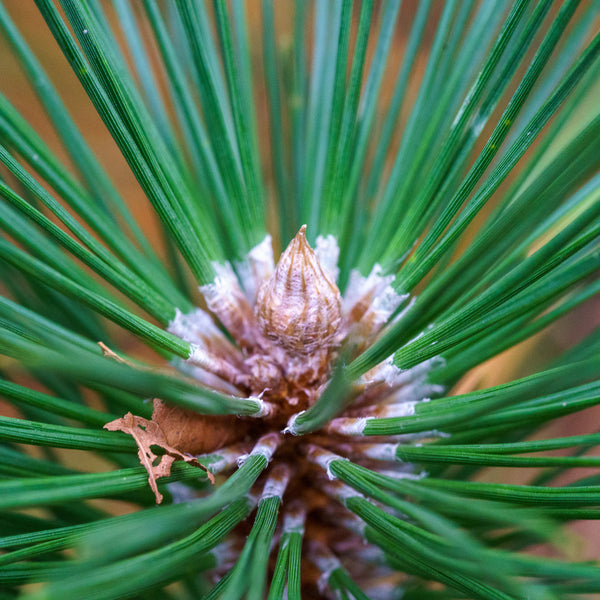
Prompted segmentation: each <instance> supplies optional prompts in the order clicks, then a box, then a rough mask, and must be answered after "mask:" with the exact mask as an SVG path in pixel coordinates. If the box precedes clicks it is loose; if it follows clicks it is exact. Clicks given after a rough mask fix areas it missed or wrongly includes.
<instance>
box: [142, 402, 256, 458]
mask: <svg viewBox="0 0 600 600" xmlns="http://www.w3.org/2000/svg"><path fill="white" fill-rule="evenodd" d="M152 421H153V422H155V423H158V425H159V426H160V428H161V430H162V431H163V433H164V436H165V439H166V441H167V443H168V444H169V445H171V446H174V447H175V448H178V449H179V450H180V451H182V452H189V453H190V454H205V453H207V452H215V451H216V450H219V449H220V448H223V447H224V446H226V445H228V444H231V443H234V442H237V441H239V440H240V439H241V438H242V437H243V436H244V435H245V433H246V430H247V425H248V424H247V423H246V422H245V421H242V420H240V419H239V418H237V417H235V416H233V415H201V414H200V413H197V412H195V411H193V410H188V409H186V408H182V407H181V406H175V405H173V404H167V403H166V402H163V401H162V400H159V399H158V398H155V399H154V411H153V412H152Z"/></svg>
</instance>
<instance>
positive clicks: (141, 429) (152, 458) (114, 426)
mask: <svg viewBox="0 0 600 600" xmlns="http://www.w3.org/2000/svg"><path fill="white" fill-rule="evenodd" d="M104 429H108V430H109V431H122V432H123V433H127V434H129V435H131V437H133V439H134V440H135V443H136V444H137V447H138V457H139V459H140V463H141V464H142V465H143V466H144V468H145V469H146V471H147V472H148V483H149V484H150V487H151V488H152V491H153V492H154V495H155V497H156V503H157V504H160V503H161V502H162V500H163V495H162V494H161V493H160V492H159V491H158V486H157V484H156V480H157V479H159V478H161V477H168V476H169V475H170V474H171V465H172V464H173V462H174V461H175V460H177V459H181V460H184V461H185V462H187V463H189V464H191V465H194V466H196V467H199V468H200V469H202V470H203V471H205V472H206V474H207V476H208V479H209V480H210V482H211V483H213V484H214V482H215V478H214V476H213V474H212V473H211V472H210V471H209V470H208V469H207V468H206V467H205V466H204V465H203V464H202V463H200V462H198V460H197V459H196V458H195V457H194V456H192V455H191V454H187V453H183V452H180V451H179V450H177V449H176V448H173V446H171V445H169V443H168V442H167V438H166V436H165V434H164V432H163V430H162V428H161V426H160V425H159V424H158V423H156V422H155V421H149V420H148V419H144V418H143V417H137V416H135V415H133V414H131V413H130V412H129V413H127V414H126V415H125V416H124V417H122V418H120V419H115V420H114V421H111V422H110V423H107V424H106V425H104ZM152 446H158V447H160V448H162V449H163V450H164V451H165V454H163V455H162V456H160V462H159V463H158V464H155V462H156V460H157V459H158V458H159V456H158V455H156V454H155V453H154V452H152V449H151V447H152Z"/></svg>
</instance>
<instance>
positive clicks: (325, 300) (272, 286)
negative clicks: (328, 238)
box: [255, 225, 342, 354]
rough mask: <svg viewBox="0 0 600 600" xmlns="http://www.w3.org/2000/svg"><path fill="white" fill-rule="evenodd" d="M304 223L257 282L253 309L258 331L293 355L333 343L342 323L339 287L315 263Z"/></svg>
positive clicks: (315, 258) (317, 262)
mask: <svg viewBox="0 0 600 600" xmlns="http://www.w3.org/2000/svg"><path fill="white" fill-rule="evenodd" d="M305 231H306V225H303V226H302V228H301V229H300V231H299V232H298V234H297V235H296V237H295V238H294V239H293V240H292V241H291V242H290V244H289V246H288V247H287V248H286V250H285V252H284V253H283V254H282V255H281V257H280V259H279V262H278V263H277V267H276V269H275V272H274V273H273V274H272V275H271V277H269V279H267V280H266V281H264V282H263V284H262V285H261V287H260V289H259V291H258V295H257V299H256V306H255V314H256V320H257V322H258V325H259V327H260V329H261V331H262V333H263V334H264V335H265V336H266V337H267V338H269V339H270V340H272V341H274V342H275V343H276V344H277V345H279V346H281V347H282V348H284V349H285V350H287V351H288V352H290V353H292V354H310V353H312V352H314V351H315V350H316V349H319V348H323V349H326V348H328V347H330V346H332V345H333V344H335V338H336V335H337V333H338V331H339V329H340V325H341V321H342V319H341V302H340V291H339V290H338V287H337V285H336V284H335V283H333V282H332V281H331V280H330V279H329V278H328V277H327V275H325V272H324V271H323V269H322V268H321V265H320V264H319V260H318V259H317V256H316V254H315V253H314V251H313V249H312V248H311V247H310V246H309V244H308V242H307V241H306V236H305Z"/></svg>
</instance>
